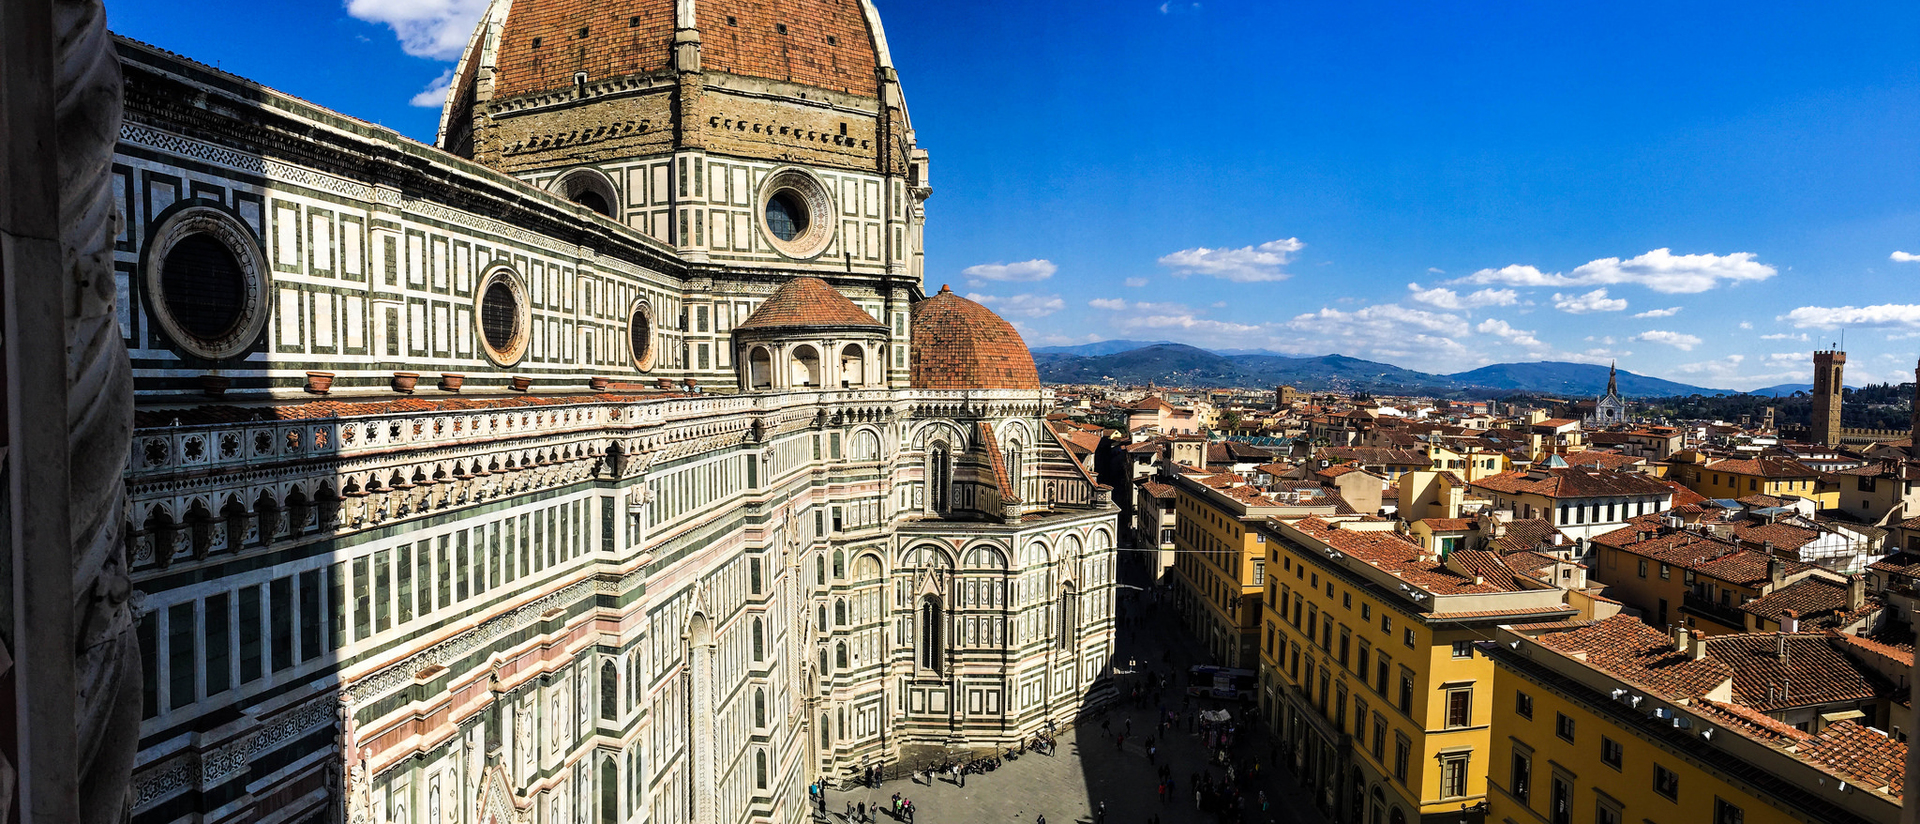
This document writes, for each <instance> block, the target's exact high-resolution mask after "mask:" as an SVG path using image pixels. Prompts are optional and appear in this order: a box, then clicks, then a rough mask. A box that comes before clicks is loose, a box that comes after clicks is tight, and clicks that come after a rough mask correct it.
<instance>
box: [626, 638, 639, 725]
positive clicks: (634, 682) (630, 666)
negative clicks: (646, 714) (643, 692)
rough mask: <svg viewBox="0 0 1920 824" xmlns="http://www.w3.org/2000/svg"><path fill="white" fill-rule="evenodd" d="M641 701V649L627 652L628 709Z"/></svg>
mask: <svg viewBox="0 0 1920 824" xmlns="http://www.w3.org/2000/svg"><path fill="white" fill-rule="evenodd" d="M638 703H640V651H639V650H637V649H636V650H634V651H632V652H629V653H627V709H629V710H631V709H633V707H634V705H635V704H638Z"/></svg>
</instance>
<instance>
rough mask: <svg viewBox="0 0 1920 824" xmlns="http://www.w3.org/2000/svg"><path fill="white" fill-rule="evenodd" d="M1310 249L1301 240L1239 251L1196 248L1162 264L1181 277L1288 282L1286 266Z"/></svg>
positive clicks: (1265, 244) (1239, 281)
mask: <svg viewBox="0 0 1920 824" xmlns="http://www.w3.org/2000/svg"><path fill="white" fill-rule="evenodd" d="M1306 247H1307V244H1305V243H1301V242H1300V239H1299V238H1297V237H1290V238H1286V239H1284V240H1270V241H1267V242H1266V243H1262V244H1260V245H1258V246H1244V247H1241V248H1239V249H1208V248H1205V247H1195V248H1192V249H1182V250H1180V251H1178V252H1174V253H1172V254H1170V255H1165V256H1163V257H1161V258H1160V265H1161V266H1165V267H1167V268H1169V269H1172V270H1173V273H1174V274H1175V275H1178V276H1180V277H1187V276H1189V275H1206V276H1207V277H1215V278H1220V279H1222V280H1230V281H1233V282H1235V283H1259V282H1262V281H1275V280H1286V279H1287V278H1288V277H1289V275H1288V274H1287V273H1286V272H1285V271H1282V267H1284V266H1286V265H1287V264H1288V263H1290V262H1292V260H1293V256H1294V253H1296V252H1298V251H1300V250H1301V249H1305V248H1306Z"/></svg>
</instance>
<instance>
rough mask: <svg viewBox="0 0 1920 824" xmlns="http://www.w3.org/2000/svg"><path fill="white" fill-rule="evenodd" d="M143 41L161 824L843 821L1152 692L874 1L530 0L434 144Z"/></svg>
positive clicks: (1025, 361) (153, 728)
mask: <svg viewBox="0 0 1920 824" xmlns="http://www.w3.org/2000/svg"><path fill="white" fill-rule="evenodd" d="M115 47H116V48H117V50H118V54H119V58H120V63H121V71H122V74H123V77H124V83H125V91H124V95H125V97H124V99H125V117H124V122H123V123H122V125H121V126H120V131H119V140H118V145H117V147H116V149H115V152H114V157H113V166H112V193H113V198H114V200H115V202H116V205H117V207H118V210H119V212H120V213H121V215H122V221H121V223H120V226H119V234H118V236H117V238H115V241H114V244H113V265H114V269H115V272H116V274H117V278H116V285H117V288H118V300H117V309H118V313H119V314H118V323H119V326H120V331H121V334H122V335H123V336H124V339H125V343H126V347H127V350H128V352H129V353H130V356H131V362H132V369H133V382H134V389H135V395H136V412H135V429H134V432H133V438H132V448H131V450H130V452H129V453H128V454H127V455H126V478H127V481H126V483H127V501H126V508H125V512H126V516H125V517H126V524H125V530H126V539H125V547H126V556H127V559H128V562H129V571H130V575H131V578H132V586H133V590H134V591H133V595H132V599H133V600H132V603H133V605H134V609H133V612H134V614H135V616H136V620H137V628H136V630H135V633H136V635H137V638H138V643H139V647H140V651H141V654H142V658H143V660H144V661H145V664H146V665H145V668H144V679H145V680H144V684H143V689H142V695H143V706H142V707H141V721H140V740H139V751H138V757H137V760H136V762H135V765H134V773H133V778H132V782H133V790H132V804H133V805H134V806H133V817H134V820H135V821H136V822H143V824H144V823H145V822H155V823H156V824H157V822H170V821H177V820H194V821H208V822H228V821H233V822H238V821H273V822H281V821H286V822H298V821H344V822H349V823H350V824H376V823H377V824H386V823H387V822H424V823H425V824H468V823H469V822H472V823H474V824H479V823H480V822H486V823H487V824H507V823H508V822H530V823H531V822H538V824H560V822H569V823H570V824H589V823H590V822H606V823H612V822H648V823H650V824H679V823H680V822H693V823H694V824H731V823H732V822H797V821H802V820H806V819H807V818H808V817H809V813H808V810H807V787H808V785H809V784H810V783H811V782H813V781H816V780H820V779H823V778H825V779H844V778H847V777H850V776H854V775H858V774H859V773H860V771H861V770H863V769H865V768H868V767H872V766H880V765H897V764H899V763H902V762H903V761H907V762H911V761H913V760H914V759H918V758H926V757H930V756H931V755H932V754H936V753H942V752H948V751H954V750H961V749H968V748H984V747H991V746H1005V745H1008V744H1011V743H1014V742H1016V741H1019V740H1022V739H1023V738H1031V737H1032V736H1033V735H1034V734H1035V733H1036V732H1038V731H1041V730H1044V729H1046V728H1048V727H1049V726H1050V725H1058V724H1066V723H1069V722H1071V721H1072V720H1073V719H1075V718H1076V717H1077V716H1078V715H1079V714H1080V713H1081V712H1083V711H1084V710H1085V709H1087V708H1089V707H1091V706H1095V705H1098V704H1099V703H1100V702H1102V701H1104V700H1106V698H1107V697H1108V695H1109V693H1110V692H1111V690H1112V687H1111V685H1110V683H1109V680H1108V679H1109V675H1110V671H1111V660H1110V658H1111V655H1112V645H1113V638H1114V601H1115V594H1116V587H1115V557H1116V554H1115V552H1116V549H1115V546H1116V545H1115V540H1116V528H1117V523H1116V517H1115V516H1116V509H1115V507H1114V505H1113V503H1112V501H1111V494H1110V490H1109V489H1108V488H1107V487H1105V486H1103V485H1101V484H1100V483H1098V482H1097V480H1096V479H1095V477H1094V475H1093V473H1092V467H1091V466H1089V465H1087V464H1086V463H1085V462H1083V461H1082V459H1081V458H1079V457H1077V456H1076V455H1075V454H1074V453H1073V452H1071V451H1069V450H1067V449H1065V448H1063V446H1062V444H1061V440H1060V437H1059V433H1058V432H1057V431H1056V430H1055V429H1054V425H1053V424H1052V423H1051V422H1049V421H1048V420H1047V417H1046V413H1047V412H1048V410H1049V408H1050V407H1051V403H1052V400H1051V395H1050V393H1049V392H1048V390H1046V389H1044V388H1042V387H1041V385H1040V382H1039V379H1038V376H1037V374H1036V372H1035V369H1034V364H1033V360H1032V358H1031V356H1030V355H1029V354H1028V353H1027V349H1026V346H1025V344H1024V343H1023V342H1022V341H1021V339H1020V336H1019V334H1018V333H1017V332H1016V331H1015V330H1014V329H1013V327H1012V326H1011V325H1009V324H1008V323H1007V322H1006V321H1004V320H1002V319H1001V318H999V317H997V316H995V315H994V313H992V312H991V311H989V310H987V309H986V308H984V307H982V306H980V305H979V304H977V303H974V302H972V301H969V300H967V299H966V298H963V297H961V296H959V295H956V294H953V293H952V292H951V291H950V290H948V289H945V288H941V289H940V290H938V291H937V292H935V293H933V294H928V290H927V289H925V288H924V286H923V284H922V278H923V275H922V272H923V269H922V251H921V229H922V226H923V223H924V220H925V217H926V202H927V199H928V198H929V197H930V196H931V194H932V188H931V186H930V184H929V181H928V162H929V161H928V156H927V153H926V151H925V150H923V149H921V148H920V147H919V145H918V143H917V142H916V140H915V136H914V131H913V127H912V121H911V119H910V117H909V115H908V109H907V105H906V100H905V98H904V97H903V95H902V93H901V88H900V83H899V79H898V77H897V75H896V73H895V71H894V68H893V65H892V61H891V59H890V57H889V54H888V49H887V41H886V36H885V34H884V32H883V30H882V27H881V22H880V19H879V17H878V15H877V13H876V11H875V9H874V6H873V4H872V2H871V0H812V2H808V3H806V4H804V5H792V4H765V3H748V2H742V1H741V0H612V1H611V2H603V3H595V4H583V3H561V2H554V0H493V2H492V4H491V7H490V8H488V9H487V11H486V13H485V15H484V17H483V18H482V19H481V20H480V22H479V25H478V26H477V28H476V29H475V31H474V33H473V36H472V39H471V41H470V43H469V45H468V46H467V48H466V50H465V53H464V57H463V58H462V59H461V60H460V62H459V64H458V67H457V68H456V70H455V72H454V76H453V78H454V79H453V83H452V86H451V88H450V90H449V91H448V94H447V98H446V103H445V106H444V109H443V113H442V117H441V125H440V129H439V136H438V138H437V140H436V145H433V146H427V145H422V144H420V143H417V142H415V141H412V140H409V139H407V138H405V137H402V136H400V135H398V134H396V133H394V132H392V131H390V130H387V129H384V128H381V127H378V126H375V125H372V124H369V123H366V122H364V121H361V120H357V119H354V118H353V117H351V116H349V115H345V114H341V113H338V112H333V111H328V110H326V109H323V108H320V107H317V106H315V105H313V104H311V103H307V102H305V101H302V100H299V99H296V98H293V97H290V96H288V95H285V94H282V93H279V92H276V91H274V90H272V89H268V88H265V87H262V86H260V85H258V84H255V83H252V82H249V81H247V80H245V79H242V78H239V77H235V76H233V75H230V74H227V73H224V72H221V71H219V70H217V69H214V68H210V67H208V66H205V65H202V64H200V63H196V62H194V61H192V60H190V59H187V58H184V57H181V56H179V55H175V54H170V53H167V52H164V51H161V50H158V49H155V48H152V47H150V46H147V45H143V44H140V43H137V42H132V41H129V40H124V39H122V40H119V41H117V43H116V44H115Z"/></svg>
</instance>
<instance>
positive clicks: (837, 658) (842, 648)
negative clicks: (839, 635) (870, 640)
mask: <svg viewBox="0 0 1920 824" xmlns="http://www.w3.org/2000/svg"><path fill="white" fill-rule="evenodd" d="M833 665H834V667H835V668H838V669H846V668H847V642H845V641H841V642H840V643H838V644H834V645H833Z"/></svg>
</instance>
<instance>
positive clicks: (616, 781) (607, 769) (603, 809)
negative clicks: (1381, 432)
mask: <svg viewBox="0 0 1920 824" xmlns="http://www.w3.org/2000/svg"><path fill="white" fill-rule="evenodd" d="M619 821H620V767H619V765H617V764H615V763H613V759H611V758H603V759H600V824H619Z"/></svg>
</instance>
